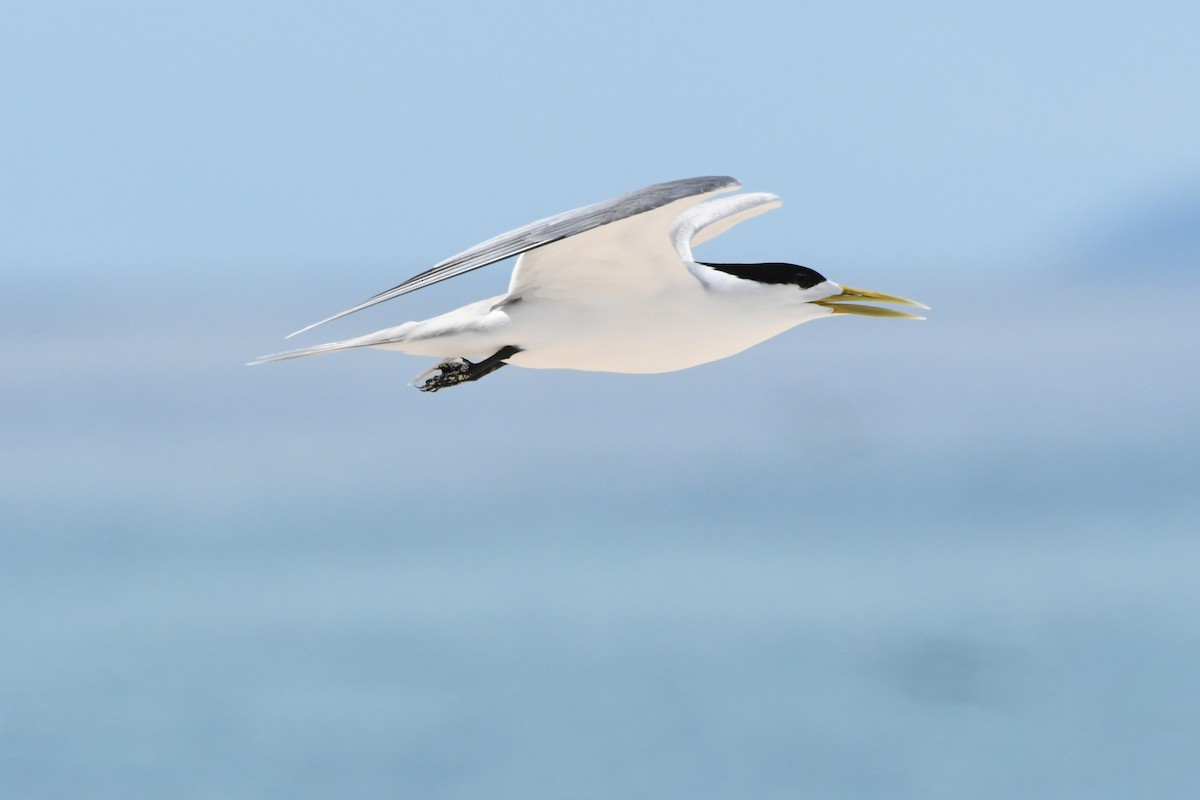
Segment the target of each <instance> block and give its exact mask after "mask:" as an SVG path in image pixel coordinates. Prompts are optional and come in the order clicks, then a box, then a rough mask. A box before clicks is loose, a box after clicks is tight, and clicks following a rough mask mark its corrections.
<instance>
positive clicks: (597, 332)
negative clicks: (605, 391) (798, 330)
mask: <svg viewBox="0 0 1200 800" xmlns="http://www.w3.org/2000/svg"><path fill="white" fill-rule="evenodd" d="M701 297H703V295H701ZM689 299H690V298H689ZM780 310H781V311H782V309H780ZM787 311H788V312H789V313H773V309H772V308H771V307H770V306H767V307H762V306H755V307H754V308H753V309H748V308H746V307H745V304H743V303H732V302H706V303H697V302H677V303H660V304H655V305H648V306H633V307H629V306H626V307H620V308H616V307H607V308H592V307H578V306H560V305H547V306H538V305H537V304H535V303H530V304H529V306H528V307H527V308H525V309H522V308H521V304H518V305H516V306H514V307H513V308H511V309H510V310H509V315H510V317H511V322H510V325H508V326H506V329H505V331H504V333H505V334H507V335H509V336H510V338H512V339H513V341H512V342H511V343H512V344H514V345H516V346H518V347H522V348H523V350H522V352H520V353H517V354H516V355H514V356H513V357H511V358H509V359H508V362H509V363H510V364H513V365H515V366H520V367H529V368H532V369H577V370H586V371H592V372H627V373H654V372H674V371H675V370H681V369H687V368H689V367H695V366H697V365H699V364H706V363H708V362H710V361H717V360H719V359H722V358H728V357H729V356H732V355H736V354H737V353H740V352H742V351H743V350H746V349H747V348H749V347H753V346H754V345H756V344H758V343H760V342H764V341H766V340H767V339H770V338H772V337H774V336H777V335H779V334H780V333H783V332H784V331H786V330H788V329H789V328H792V327H794V326H795V325H798V324H800V323H801V322H805V321H806V319H805V318H803V317H800V316H798V315H797V314H796V313H795V307H792V308H791V309H787ZM814 316H816V315H814Z"/></svg>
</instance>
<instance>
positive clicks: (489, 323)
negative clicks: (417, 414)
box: [252, 177, 919, 391]
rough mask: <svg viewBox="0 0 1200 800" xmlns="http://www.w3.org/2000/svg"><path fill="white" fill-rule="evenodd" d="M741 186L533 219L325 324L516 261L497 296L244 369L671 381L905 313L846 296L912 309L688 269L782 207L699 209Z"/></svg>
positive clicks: (793, 281)
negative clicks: (429, 365) (413, 366)
mask: <svg viewBox="0 0 1200 800" xmlns="http://www.w3.org/2000/svg"><path fill="white" fill-rule="evenodd" d="M737 186H738V184H737V182H736V181H734V180H733V179H732V178H723V177H716V178H691V179H686V180H682V181H673V182H671V183H666V184H657V185H655V186H651V187H647V188H646V189H642V190H640V191H638V192H633V193H630V194H629V195H624V196H622V197H619V198H616V199H615V200H610V201H606V202H604V203H597V204H595V205H593V206H587V207H585V208H582V209H578V210H576V211H571V212H566V213H565V214H559V215H556V216H554V217H549V218H547V219H544V220H540V221H538V222H535V223H532V224H531V225H528V226H525V227H524V228H520V229H517V230H516V231H512V232H510V233H507V234H502V235H501V236H498V237H496V238H494V239H491V240H489V241H487V242H484V243H482V244H480V245H477V246H476V247H474V248H471V249H469V250H467V251H464V252H463V253H460V254H459V255H458V256H454V257H452V258H450V259H447V260H446V261H444V262H442V263H441V264H438V265H436V266H435V267H433V268H432V269H430V270H427V271H426V272H424V273H421V274H420V275H417V276H416V277H414V278H411V279H410V280H408V281H406V282H404V283H402V284H400V285H399V286H397V287H395V288H393V289H390V290H388V291H387V292H383V293H381V294H379V295H376V296H375V297H373V298H371V299H369V300H367V301H366V302H364V303H362V304H360V305H359V306H356V307H354V308H352V309H349V310H347V311H344V312H341V313H340V314H337V315H335V316H334V317H330V318H329V319H327V320H322V322H327V321H329V320H332V319H336V318H337V317H340V316H343V315H345V314H349V313H352V312H354V311H357V310H360V309H362V308H366V307H367V306H370V305H374V304H376V303H380V302H383V301H385V300H389V299H391V298H393V297H396V296H399V295H401V294H405V293H407V292H409V291H414V290H416V289H419V288H422V287H423V286H427V285H429V284H431V283H436V282H438V281H441V280H445V279H447V278H450V277H453V276H455V275H458V274H461V273H463V272H466V271H469V270H471V269H477V268H478V267H480V266H484V265H486V264H489V263H494V262H495V261H499V260H502V259H504V258H508V257H511V256H513V255H519V256H520V258H519V260H518V262H517V265H516V268H515V269H514V270H513V274H512V279H511V281H510V283H509V288H508V292H507V293H505V294H503V295H500V296H497V297H493V298H489V299H486V300H480V301H478V302H474V303H470V304H468V305H465V306H463V307H461V308H458V309H455V310H453V311H450V312H448V313H445V314H441V315H439V316H436V317H432V318H430V319H427V320H423V321H416V322H406V323H404V324H403V325H399V326H397V327H393V328H387V329H384V330H381V331H377V332H375V333H371V334H368V335H366V336H360V337H357V338H353V339H347V340H344V341H340V342H333V343H330V344H324V345H317V346H315V347H309V348H304V349H302V350H294V351H290V352H287V353H280V354H277V355H274V356H265V357H263V358H261V359H259V360H257V361H255V362H252V363H262V362H264V361H277V360H284V359H289V358H299V357H303V356H309V355H316V354H319V353H328V352H333V351H338V350H348V349H356V348H361V347H372V348H379V349H385V350H398V351H401V352H404V353H408V354H410V355H421V356H433V357H437V358H441V359H446V360H445V361H443V363H441V364H439V365H438V366H437V367H434V368H433V369H432V370H429V371H427V372H426V373H423V374H422V375H420V376H418V378H417V380H420V379H422V378H428V380H426V381H425V383H423V384H421V385H419V386H418V388H421V389H424V390H426V391H436V390H438V389H442V388H446V387H447V386H451V385H455V384H457V383H461V382H464V381H469V380H476V379H478V378H479V377H482V376H483V375H486V374H489V373H490V372H493V371H495V370H496V369H499V368H500V367H501V366H503V365H505V364H513V365H515V366H520V367H528V368H533V369H574V370H586V371H596V372H621V373H657V372H672V371H675V370H681V369H687V368H689V367H694V366H697V365H699V364H705V363H708V362H710V361H716V360H719V359H722V358H727V357H729V356H732V355H735V354H737V353H740V352H742V351H744V350H746V349H747V348H750V347H752V346H754V345H756V344H759V343H760V342H763V341H766V340H767V339H770V338H772V337H774V336H777V335H779V334H781V333H783V332H784V331H787V330H789V329H790V328H793V327H795V326H797V325H800V324H802V323H804V322H808V321H810V320H813V319H817V318H820V317H825V316H831V315H834V314H839V313H842V314H865V315H870V316H890V317H909V318H913V317H914V315H912V314H907V313H905V312H902V311H896V310H893V309H888V308H883V307H880V306H866V305H859V304H856V303H852V302H847V301H851V300H867V301H876V302H892V303H904V304H908V305H919V304H917V303H913V302H912V301H909V300H905V299H903V298H899V297H895V296H892V295H883V294H879V293H876V292H866V291H863V290H857V289H848V288H847V287H843V286H840V285H839V284H836V283H834V282H833V281H829V280H827V279H825V278H824V277H823V276H822V275H820V274H819V273H817V272H815V271H814V270H811V269H808V268H806V267H802V266H799V265H795V264H781V263H779V264H710V263H705V262H699V261H696V260H695V258H694V256H693V254H692V246H693V245H695V244H699V243H700V242H703V241H705V240H707V239H709V238H712V237H713V236H716V235H718V234H720V233H722V232H724V231H725V230H728V229H729V228H730V227H732V226H733V225H736V224H737V223H739V222H741V221H743V220H745V219H748V218H749V217H751V216H754V215H756V214H760V213H762V212H764V211H767V210H770V209H772V208H777V207H778V206H779V205H781V204H782V201H781V200H780V199H779V198H778V197H776V196H775V195H771V194H766V193H747V194H739V195H733V196H731V197H727V198H722V199H717V200H707V202H704V201H705V200H706V199H707V198H708V197H710V196H711V195H714V194H716V193H718V192H722V191H728V190H730V189H732V188H736V187H737ZM316 324H318V325H319V324H321V323H316ZM309 327H310V328H311V327H314V326H309ZM303 330H307V328H305V329H303ZM300 332H302V331H297V333H300ZM293 335H294V334H293Z"/></svg>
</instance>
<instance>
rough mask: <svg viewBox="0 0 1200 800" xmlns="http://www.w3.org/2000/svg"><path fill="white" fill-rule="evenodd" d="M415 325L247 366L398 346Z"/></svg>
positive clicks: (258, 360) (261, 359)
mask: <svg viewBox="0 0 1200 800" xmlns="http://www.w3.org/2000/svg"><path fill="white" fill-rule="evenodd" d="M414 324H415V323H412V322H407V323H405V324H403V325H401V326H399V327H396V328H388V329H387V330H385V331H378V332H376V333H369V334H367V335H366V336H356V337H355V338H353V339H344V340H342V341H340V342H328V343H327V344H318V345H314V346H312V347H302V348H300V349H299V350H288V351H286V352H284V353H273V354H271V355H269V356H259V357H258V358H256V359H254V360H253V361H250V362H248V363H247V364H246V366H248V367H253V366H255V365H257V364H267V363H270V362H272V361H288V360H289V359H293V358H305V357H306V356H319V355H322V354H323V353H336V352H338V351H339V350H354V349H355V348H359V347H375V346H377V345H381V344H396V343H398V342H403V341H404V339H405V337H406V335H407V334H408V332H409V330H411V329H412V327H413V326H414Z"/></svg>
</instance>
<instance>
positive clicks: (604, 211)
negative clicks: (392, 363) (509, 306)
mask: <svg viewBox="0 0 1200 800" xmlns="http://www.w3.org/2000/svg"><path fill="white" fill-rule="evenodd" d="M738 185H739V184H738V182H737V181H736V180H734V179H733V178H730V177H725V176H713V177H704V178H686V179H684V180H678V181H670V182H668V183H658V184H655V185H653V186H647V187H646V188H644V189H639V190H637V191H635V192H630V193H629V194H625V195H622V196H620V197H617V198H614V199H612V200H606V201H604V202H601V203H594V204H592V205H590V206H584V207H583V208H577V209H575V210H574V211H566V212H564V213H562V214H556V215H554V216H552V217H546V218H545V219H541V220H538V221H537V222H533V223H530V224H529V225H526V226H524V227H522V228H517V229H516V230H513V231H509V232H508V233H502V234H500V235H499V236H496V237H494V238H492V239H488V240H487V241H486V242H482V243H480V244H477V245H475V246H474V247H472V248H470V249H469V250H464V251H463V252H461V253H459V254H458V255H456V256H451V257H450V258H448V259H446V260H445V261H442V262H440V263H438V264H435V265H434V266H433V267H431V268H429V269H427V270H425V271H424V272H422V273H421V274H419V275H415V276H413V277H411V278H409V279H408V280H406V281H405V282H404V283H401V284H399V285H398V286H394V287H392V288H391V289H388V290H387V291H385V292H380V293H379V294H377V295H375V296H374V297H371V298H368V299H367V300H365V301H363V302H362V303H359V304H358V305H356V306H354V307H353V308H348V309H346V310H345V311H341V312H339V313H337V314H334V315H333V316H331V317H326V318H325V319H323V320H321V321H320V322H314V323H313V324H312V325H309V326H307V327H305V328H301V329H300V330H298V331H296V332H295V333H292V334H289V335H288V338H290V337H292V336H295V335H296V334H298V333H303V332H304V331H307V330H310V329H312V328H315V327H317V326H318V325H323V324H324V323H326V322H330V321H332V320H335V319H338V318H340V317H344V316H346V315H347V314H353V313H354V312H355V311H361V310H362V309H364V308H369V307H370V306H373V305H376V304H378V303H382V302H384V301H386V300H391V299H392V298H394V297H399V296H400V295H402V294H408V293H409V292H415V291H416V290H417V289H422V288H424V287H426V286H431V285H433V284H435V283H439V282H441V281H444V280H447V279H449V278H453V277H455V276H456V275H462V274H463V273H464V272H470V271H471V270H474V269H479V268H480V267H485V266H487V265H488V264H494V263H496V262H497V261H503V260H504V259H506V258H511V257H512V256H515V255H520V254H522V253H530V252H534V251H535V249H536V248H543V247H545V246H547V245H550V244H552V243H554V242H560V241H562V240H564V239H569V238H571V237H576V236H578V235H580V234H582V233H585V232H587V231H591V230H593V229H594V228H599V227H601V226H608V225H611V224H613V223H618V222H620V221H622V220H627V219H629V218H631V217H636V216H638V215H642V214H646V213H647V212H651V211H654V210H655V209H662V208H664V207H666V206H671V205H672V204H674V203H677V202H679V201H680V200H683V199H685V198H692V197H698V196H702V195H706V194H711V193H713V192H718V191H725V190H729V189H734V188H736V187H737V186H738ZM676 213H677V212H676ZM663 230H664V237H663V240H664V241H666V238H665V230H666V228H665V227H664V229H663ZM515 278H516V275H515V273H514V279H515Z"/></svg>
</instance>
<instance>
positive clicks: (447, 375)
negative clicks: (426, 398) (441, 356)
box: [412, 358, 474, 392]
mask: <svg viewBox="0 0 1200 800" xmlns="http://www.w3.org/2000/svg"><path fill="white" fill-rule="evenodd" d="M472 366H474V365H473V364H472V363H471V362H470V361H467V360H466V359H465V358H452V359H450V360H448V361H443V362H442V363H440V364H438V365H437V366H436V367H433V368H432V369H427V370H425V371H424V372H422V373H421V374H420V375H418V376H417V377H415V378H413V384H412V385H413V386H415V387H417V388H418V389H420V390H421V391H422V392H436V391H437V390H438V389H445V388H446V387H447V386H457V385H458V384H460V383H466V382H467V381H469V380H471V367H472ZM422 378H427V379H426V380H425V382H424V383H420V381H421V379H422Z"/></svg>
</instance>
